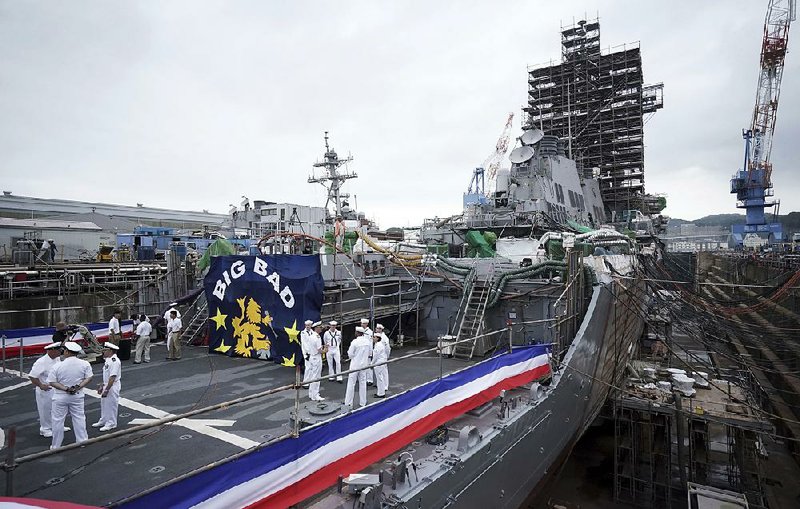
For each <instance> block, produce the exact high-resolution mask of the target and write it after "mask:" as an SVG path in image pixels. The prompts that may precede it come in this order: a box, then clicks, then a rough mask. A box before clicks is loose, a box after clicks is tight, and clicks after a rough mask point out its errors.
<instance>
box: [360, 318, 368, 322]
mask: <svg viewBox="0 0 800 509" xmlns="http://www.w3.org/2000/svg"><path fill="white" fill-rule="evenodd" d="M361 323H369V320H368V319H366V318H362V319H361Z"/></svg>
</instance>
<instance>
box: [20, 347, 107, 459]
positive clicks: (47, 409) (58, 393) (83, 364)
mask: <svg viewBox="0 0 800 509" xmlns="http://www.w3.org/2000/svg"><path fill="white" fill-rule="evenodd" d="M118 350H119V346H117V345H115V344H114V343H112V342H110V341H107V342H105V343H104V344H103V358H104V361H105V363H104V365H103V383H102V384H101V385H99V386H98V387H97V394H98V395H99V396H100V419H99V420H98V421H97V422H95V423H94V424H92V426H93V427H95V428H100V431H111V430H113V429H114V428H116V427H117V413H118V410H119V393H120V390H121V389H122V363H121V362H120V360H119V358H118V357H117V351H118ZM81 352H82V349H81V346H80V345H79V344H78V343H75V342H74V341H64V342H55V343H51V344H49V345H47V346H46V347H45V353H44V355H43V356H41V357H40V358H39V359H37V360H36V362H35V363H34V364H33V367H32V368H31V371H30V373H29V374H28V376H29V379H30V381H31V383H32V384H33V385H34V386H35V387H36V389H35V392H36V409H37V410H38V412H39V434H40V435H42V436H43V437H46V438H51V439H52V441H51V443H50V448H51V449H56V448H58V447H61V444H62V442H63V441H64V432H65V431H69V430H70V428H68V427H66V426H64V421H65V420H66V417H67V415H69V416H70V420H71V421H72V426H73V427H74V428H75V442H76V443H81V442H85V441H86V440H88V439H89V435H88V434H87V432H86V415H85V413H84V407H83V405H84V388H85V387H86V386H87V385H89V383H90V382H91V381H92V376H93V374H92V366H91V365H90V364H89V363H88V362H87V361H85V360H83V359H79V358H78V354H80V353H81Z"/></svg>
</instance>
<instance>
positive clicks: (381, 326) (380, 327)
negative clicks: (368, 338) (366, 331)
mask: <svg viewBox="0 0 800 509" xmlns="http://www.w3.org/2000/svg"><path fill="white" fill-rule="evenodd" d="M378 329H383V325H382V324H380V323H379V324H378V325H376V326H375V330H378Z"/></svg>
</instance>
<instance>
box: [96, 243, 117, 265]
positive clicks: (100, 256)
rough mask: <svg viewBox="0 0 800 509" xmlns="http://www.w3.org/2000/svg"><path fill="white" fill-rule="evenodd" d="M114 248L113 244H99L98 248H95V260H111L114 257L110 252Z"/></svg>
mask: <svg viewBox="0 0 800 509" xmlns="http://www.w3.org/2000/svg"><path fill="white" fill-rule="evenodd" d="M113 250H114V246H106V245H104V244H100V249H98V250H97V261H98V262H113V261H114V257H113V256H112V255H111V252H112V251H113Z"/></svg>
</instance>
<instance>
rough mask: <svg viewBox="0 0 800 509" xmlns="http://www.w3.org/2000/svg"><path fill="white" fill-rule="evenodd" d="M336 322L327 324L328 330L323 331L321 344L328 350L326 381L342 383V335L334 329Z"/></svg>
mask: <svg viewBox="0 0 800 509" xmlns="http://www.w3.org/2000/svg"><path fill="white" fill-rule="evenodd" d="M338 325H339V323H338V322H336V321H332V322H330V323H328V330H326V331H325V335H324V337H323V342H324V343H325V348H327V349H328V353H327V354H326V358H327V360H328V380H331V381H332V380H334V376H336V379H335V380H336V381H337V382H339V383H342V375H341V372H342V351H341V350H342V333H341V332H340V331H339V330H338V329H337V328H336V327H337V326H338Z"/></svg>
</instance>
